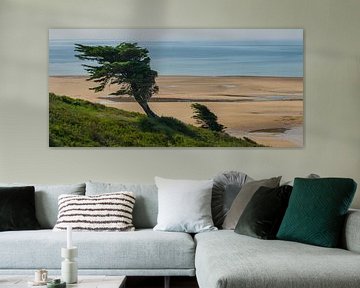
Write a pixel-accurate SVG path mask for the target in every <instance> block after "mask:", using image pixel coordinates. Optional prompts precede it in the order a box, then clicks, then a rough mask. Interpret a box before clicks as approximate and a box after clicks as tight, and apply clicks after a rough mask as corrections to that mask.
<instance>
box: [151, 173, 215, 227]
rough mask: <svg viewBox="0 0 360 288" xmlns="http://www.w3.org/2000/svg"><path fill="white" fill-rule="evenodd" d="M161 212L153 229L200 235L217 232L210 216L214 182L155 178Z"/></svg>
mask: <svg viewBox="0 0 360 288" xmlns="http://www.w3.org/2000/svg"><path fill="white" fill-rule="evenodd" d="M155 182H156V186H157V187H158V199H159V213H158V217H157V224H156V226H155V227H154V230H160V231H176V232H188V233H199V232H205V231H211V230H216V229H217V228H216V227H214V222H213V220H212V217H211V190H212V186H213V180H178V179H165V178H161V177H155Z"/></svg>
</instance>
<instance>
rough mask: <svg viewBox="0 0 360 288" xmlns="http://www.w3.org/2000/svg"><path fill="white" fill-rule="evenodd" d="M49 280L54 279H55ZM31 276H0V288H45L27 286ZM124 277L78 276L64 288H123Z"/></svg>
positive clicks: (42, 287)
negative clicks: (75, 280)
mask: <svg viewBox="0 0 360 288" xmlns="http://www.w3.org/2000/svg"><path fill="white" fill-rule="evenodd" d="M50 278H52V279H54V278H57V277H52V276H51V275H50ZM32 280H33V277H32V276H28V275H27V276H15V275H14V276H13V275H12V276H2V275H0V287H1V288H20V287H21V288H24V287H37V288H44V287H46V286H28V281H32ZM125 281H126V276H86V275H81V276H79V279H78V283H77V284H67V285H66V288H124V287H125Z"/></svg>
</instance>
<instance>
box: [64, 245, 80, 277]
mask: <svg viewBox="0 0 360 288" xmlns="http://www.w3.org/2000/svg"><path fill="white" fill-rule="evenodd" d="M77 255H78V249H77V247H71V248H61V257H63V258H65V259H64V260H63V261H62V262H61V279H62V280H63V281H65V282H66V283H67V284H73V283H77V281H78V279H77V278H78V271H77V270H78V269H77V263H76V261H75V257H76V256H77Z"/></svg>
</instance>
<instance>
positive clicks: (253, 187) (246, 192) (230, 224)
mask: <svg viewBox="0 0 360 288" xmlns="http://www.w3.org/2000/svg"><path fill="white" fill-rule="evenodd" d="M280 179H281V176H279V177H274V178H270V179H263V180H258V181H251V182H248V183H246V184H244V185H243V186H242V188H241V190H240V192H239V193H238V195H237V196H236V198H235V200H234V202H233V203H232V205H231V207H230V210H229V212H228V213H227V215H226V217H225V220H224V223H223V225H222V227H223V229H227V230H234V229H235V227H236V224H237V222H238V221H239V219H240V216H241V214H242V213H243V212H244V210H245V207H246V205H247V204H248V203H249V201H250V199H251V198H252V196H253V195H254V194H255V192H256V191H257V190H258V189H259V188H260V187H261V186H264V187H269V188H276V187H279V183H280Z"/></svg>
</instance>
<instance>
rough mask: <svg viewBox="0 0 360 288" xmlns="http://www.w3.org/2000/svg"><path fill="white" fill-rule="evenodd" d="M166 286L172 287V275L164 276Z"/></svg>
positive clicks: (167, 287)
mask: <svg viewBox="0 0 360 288" xmlns="http://www.w3.org/2000/svg"><path fill="white" fill-rule="evenodd" d="M164 288H170V276H165V277H164Z"/></svg>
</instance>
